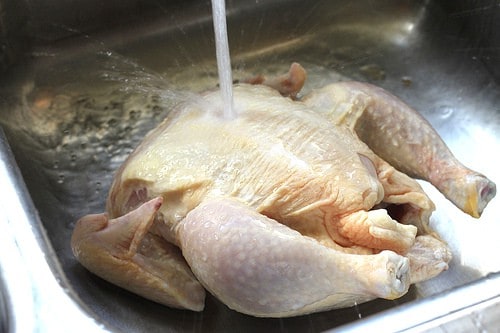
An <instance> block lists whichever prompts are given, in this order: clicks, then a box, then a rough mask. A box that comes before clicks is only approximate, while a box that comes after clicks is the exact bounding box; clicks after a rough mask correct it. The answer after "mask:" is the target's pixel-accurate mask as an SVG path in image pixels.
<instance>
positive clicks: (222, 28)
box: [212, 0, 236, 119]
mask: <svg viewBox="0 0 500 333" xmlns="http://www.w3.org/2000/svg"><path fill="white" fill-rule="evenodd" d="M212 15H213V20H214V30H215V51H216V55H217V68H218V72H219V82H220V90H221V95H222V102H223V111H224V113H223V114H224V118H226V119H232V118H235V117H236V114H235V111H234V107H233V78H232V74H231V58H230V54H229V42H228V38H227V24H226V4H225V2H224V0H212Z"/></svg>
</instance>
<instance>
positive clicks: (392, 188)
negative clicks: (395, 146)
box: [72, 85, 451, 317]
mask: <svg viewBox="0 0 500 333" xmlns="http://www.w3.org/2000/svg"><path fill="white" fill-rule="evenodd" d="M334 88H335V87H334ZM332 91H334V90H332V89H330V90H327V91H326V95H325V92H323V93H321V94H320V95H319V97H314V93H313V94H311V96H310V97H309V98H307V97H306V98H305V99H304V101H292V100H291V99H288V98H285V97H282V96H281V95H280V94H279V93H278V92H277V91H275V90H273V89H271V88H269V87H266V86H251V85H241V86H235V90H234V98H235V100H234V101H235V109H236V111H237V117H236V118H234V119H223V118H221V116H220V115H218V113H217V110H220V109H221V107H220V96H219V94H218V92H212V93H207V94H205V95H204V96H203V97H202V98H201V99H200V100H198V101H191V102H187V103H186V105H184V106H182V107H180V108H179V109H178V110H177V111H175V112H172V114H171V115H170V116H169V117H168V118H167V119H166V120H165V121H164V122H163V123H162V124H161V125H160V126H159V127H158V128H156V129H155V130H153V131H152V132H151V133H149V134H148V136H147V137H146V138H145V139H144V141H143V143H142V144H141V145H140V146H139V147H138V148H137V149H136V151H135V152H134V153H132V154H131V156H130V157H129V158H128V160H127V161H126V162H125V163H124V164H123V166H122V167H121V168H120V170H119V171H118V173H117V175H116V177H115V181H114V183H113V186H112V188H111V191H110V195H109V198H108V202H107V210H108V214H109V216H105V215H91V216H86V217H84V218H83V219H82V220H80V221H79V222H78V223H77V225H76V227H75V232H74V235H73V239H72V247H73V251H74V252H75V255H76V257H77V258H78V260H79V261H80V262H81V263H82V264H83V265H85V266H86V267H87V268H88V269H90V270H91V271H93V272H94V273H96V274H98V275H100V276H102V277H103V278H105V279H107V280H109V281H111V282H113V283H115V284H117V285H120V286H122V287H124V288H127V289H129V290H131V291H133V292H135V293H138V294H140V295H142V296H144V297H146V298H149V299H152V300H154V301H157V302H160V303H162V304H166V305H168V306H173V307H180V308H187V309H192V310H201V309H203V300H204V288H206V289H207V290H209V291H210V292H211V293H213V294H214V295H215V296H216V297H218V298H219V299H220V300H222V301H223V302H224V303H225V304H227V305H228V306H229V307H231V308H233V309H235V310H237V311H240V312H244V313H248V314H251V315H255V316H271V317H283V316H294V315H300V314H304V313H310V312H316V311H322V310H325V309H330V308H337V307H344V306H350V305H352V304H354V302H357V303H359V302H363V301H367V300H369V299H373V298H375V297H383V298H388V299H394V298H397V297H400V296H402V295H404V294H405V293H406V292H407V290H408V287H409V285H410V283H414V282H417V281H421V280H425V279H428V278H431V277H433V276H435V275H437V274H439V273H440V272H441V271H443V270H444V269H446V268H447V263H448V261H449V260H450V258H451V256H450V253H449V251H448V250H447V248H446V246H445V245H444V244H443V243H442V242H441V241H439V240H438V239H437V238H435V237H434V236H433V235H431V234H432V231H431V230H429V228H428V219H429V216H430V214H431V213H432V211H433V209H434V205H433V203H432V202H431V201H430V200H429V198H428V197H427V196H426V195H425V193H424V192H423V191H422V189H421V188H420V186H419V185H418V183H417V182H416V181H414V180H413V179H411V178H409V177H408V176H407V175H405V174H403V173H401V172H399V171H397V170H396V169H394V168H393V167H392V166H390V165H389V164H388V163H387V162H385V161H384V160H382V159H381V158H380V157H378V156H377V155H376V154H375V153H373V152H372V150H371V149H370V148H368V146H366V145H365V144H364V143H363V142H361V141H360V140H359V139H358V136H357V135H356V133H355V132H354V131H353V127H355V125H356V122H357V120H358V119H360V117H362V111H360V112H357V111H356V109H355V108H352V107H350V108H347V109H346V110H347V111H349V110H351V111H352V110H354V111H356V112H351V113H349V112H347V113H344V114H343V115H342V113H341V112H340V113H339V110H338V108H336V107H331V108H328V107H324V104H325V98H326V99H328V98H329V97H328V96H330V95H329V94H331V92H332ZM325 96H326V97H325ZM327 105H328V103H327ZM330 105H334V104H331V103H330ZM339 115H340V116H339ZM349 117H351V118H350V119H352V120H351V121H347V120H346V119H348V118H349ZM343 121H344V123H345V124H342V122H343ZM144 202H147V203H146V204H143V205H141V204H142V203H144ZM385 208H387V210H386V209H385ZM388 211H389V212H390V214H389V213H388ZM129 212H132V213H129ZM127 213H128V214H127ZM391 214H392V215H393V217H395V218H397V221H396V220H395V219H393V217H391ZM417 233H418V234H419V236H417ZM179 249H180V250H179Z"/></svg>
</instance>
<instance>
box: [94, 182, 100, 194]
mask: <svg viewBox="0 0 500 333" xmlns="http://www.w3.org/2000/svg"><path fill="white" fill-rule="evenodd" d="M101 188H102V184H101V182H96V183H95V193H96V194H98V193H99V192H101Z"/></svg>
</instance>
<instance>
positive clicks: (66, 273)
mask: <svg viewBox="0 0 500 333" xmlns="http://www.w3.org/2000/svg"><path fill="white" fill-rule="evenodd" d="M498 22H500V5H499V4H498V1H456V2H447V1H433V2H431V1H409V0H408V1H396V0H394V1H390V0H387V1H377V2H374V1H356V2H354V1H341V0H336V1H315V2H307V1H292V0H281V1H278V0H274V1H271V0H259V1H255V2H250V1H238V0H234V1H228V26H229V27H228V28H229V41H230V46H231V55H232V63H233V68H234V73H233V77H234V78H235V79H236V80H239V79H244V78H246V77H249V76H252V75H254V74H268V75H270V74H273V73H278V72H283V71H285V70H286V69H287V68H288V66H289V65H290V63H291V62H293V61H297V62H299V63H301V64H302V65H303V66H304V67H305V68H306V69H307V70H308V82H307V84H306V86H305V88H304V91H307V90H310V89H312V88H314V87H318V86H322V85H324V84H325V83H327V82H331V81H335V80H343V79H347V78H349V79H356V80H362V81H368V82H372V83H374V84H377V85H380V86H382V87H384V88H386V89H388V90H390V91H392V92H393V93H395V94H396V95H398V96H400V97H401V98H402V99H404V100H405V101H407V102H408V103H409V104H410V105H412V106H413V107H415V108H416V109H418V110H419V111H420V112H421V113H422V114H423V115H424V116H425V117H426V118H427V119H428V120H429V121H430V122H431V123H432V124H433V125H434V126H435V127H436V129H437V130H438V131H439V133H440V134H441V135H442V137H443V138H444V140H445V141H446V142H447V143H448V145H449V146H450V148H451V149H452V151H453V152H454V153H455V154H456V155H457V156H458V157H459V158H460V159H461V160H462V161H463V162H465V164H467V165H469V166H470V167H472V168H474V169H476V170H478V171H481V172H483V173H485V174H486V175H488V176H489V177H490V178H491V179H492V180H493V181H495V182H496V183H497V184H500V173H499V171H498V170H499V168H498V165H499V164H500V157H499V155H498V152H499V151H500V108H499V105H500V89H499V88H500V45H499V43H500V24H499V23H498ZM0 45H1V48H0V70H1V76H0V126H1V127H0V134H1V135H0V148H1V149H0V156H1V163H0V200H1V202H2V207H3V208H1V209H0V227H1V229H2V233H0V251H1V252H0V253H2V254H1V255H0V268H1V270H0V272H1V274H2V275H1V276H0V319H1V321H0V329H2V331H7V332H9V331H23V332H26V331H54V330H58V331H67V330H68V329H73V330H81V331H89V330H91V331H94V330H95V331H98V330H104V331H106V330H109V331H127V332H142V331H150V332H153V331H165V330H167V331H234V330H236V329H237V330H238V331H255V330H263V331H264V330H265V331H271V330H272V331H299V332H303V331H310V332H312V331H325V330H335V329H339V330H340V329H342V330H346V331H347V330H352V331H362V330H370V331H403V330H413V331H422V330H431V331H435V332H445V331H453V330H454V329H455V328H458V329H462V328H465V329H466V330H465V331H469V330H470V329H472V330H474V329H477V330H481V329H483V330H489V331H495V330H498V327H499V326H500V321H499V319H498V318H499V317H500V316H499V314H500V305H499V304H500V273H499V272H500V260H498V258H496V256H497V253H500V245H499V244H500V242H499V237H500V236H498V235H500V232H499V231H500V221H499V220H498V216H499V215H500V204H499V203H500V199H499V198H495V199H493V201H492V202H491V203H490V206H489V207H488V208H487V209H486V211H485V212H484V214H483V216H482V217H481V219H479V220H475V219H473V218H470V217H468V216H466V215H464V214H463V213H461V212H459V211H458V210H457V209H456V208H455V207H454V206H452V205H451V204H450V203H449V202H447V201H446V200H445V199H444V198H443V197H442V196H441V195H440V194H439V193H437V191H436V190H435V189H434V188H433V187H432V186H430V185H429V184H426V183H422V184H423V186H424V188H425V190H426V191H428V193H429V195H430V196H431V197H432V198H433V200H434V201H435V202H436V205H437V207H438V209H437V211H436V212H435V214H434V215H433V218H432V223H433V225H434V227H435V228H436V229H437V230H438V232H439V233H440V234H441V235H442V237H443V238H444V239H445V240H446V241H447V242H448V243H449V245H450V247H451V248H452V250H453V253H454V260H453V261H452V263H451V266H450V269H449V270H448V271H447V272H445V273H443V274H442V275H440V276H439V277H437V278H435V279H433V280H431V281H428V282H426V283H421V284H418V285H416V286H414V287H412V288H411V290H410V292H409V293H408V295H406V296H405V297H403V298H402V299H399V300H396V301H384V300H375V301H372V302H368V303H365V304H356V305H353V306H352V307H351V308H347V309H341V310H335V311H329V312H324V313H319V314H312V315H308V316H301V317H296V318H287V319H260V318H253V317H249V316H245V315H242V314H239V313H236V312H233V311H231V310H229V309H228V308H227V307H226V306H224V305H223V304H221V303H220V302H218V301H217V300H216V299H214V298H212V297H209V298H208V299H207V304H206V309H205V310H204V311H203V312H201V313H193V312H189V311H181V310H173V309H170V308H167V307H164V306H160V305H158V304H155V303H152V302H149V301H147V300H144V299H141V298H139V297H137V296H135V295H133V294H130V293H128V292H126V291H124V290H122V289H120V288H117V287H115V286H113V285H110V284H109V283H107V282H105V281H103V280H101V279H99V278H98V277H96V276H94V275H92V274H90V273H89V272H87V271H86V270H85V269H84V268H83V267H82V266H80V265H79V264H78V263H77V262H76V260H75V259H74V258H73V256H72V254H71V250H70V246H69V240H70V236H71V231H72V227H73V225H74V223H75V222H76V221H77V219H78V218H79V217H81V216H83V215H85V214H88V213H94V212H101V211H103V210H104V203H105V197H106V194H107V189H108V187H109V185H110V182H111V180H112V177H113V172H114V170H116V168H117V167H118V166H119V165H120V163H121V162H123V160H124V158H125V157H126V156H127V154H128V153H130V152H131V150H132V149H133V148H134V147H135V145H136V144H137V143H138V142H139V141H140V139H141V138H142V137H143V135H144V134H145V133H146V132H147V131H148V130H150V129H151V128H153V127H154V126H155V125H156V124H158V123H159V122H160V121H161V120H162V118H163V117H165V115H167V114H168V112H169V110H170V109H171V107H172V106H173V105H175V104H176V103H177V102H178V101H179V100H182V99H185V98H189V95H190V93H192V92H200V91H203V90H207V89H214V88H216V87H217V69H216V62H215V48H214V45H213V31H212V22H211V16H210V3H209V2H207V1H184V2H182V1H167V0H164V1H161V0H160V1H159V0H151V1H133V0H123V1H108V2H106V4H102V3H101V2H99V1H74V2H71V6H69V5H67V3H66V2H64V1H57V0H52V1H39V0H31V1H27V0H26V1H16V0H0ZM346 325H347V326H346ZM462 330H463V329H462Z"/></svg>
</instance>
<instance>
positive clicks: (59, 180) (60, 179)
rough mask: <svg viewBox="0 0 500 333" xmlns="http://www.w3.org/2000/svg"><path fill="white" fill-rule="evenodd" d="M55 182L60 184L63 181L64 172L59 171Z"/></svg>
mask: <svg viewBox="0 0 500 333" xmlns="http://www.w3.org/2000/svg"><path fill="white" fill-rule="evenodd" d="M57 183H58V184H62V183H64V174H62V173H60V174H59V176H58V177H57Z"/></svg>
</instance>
